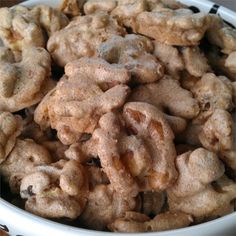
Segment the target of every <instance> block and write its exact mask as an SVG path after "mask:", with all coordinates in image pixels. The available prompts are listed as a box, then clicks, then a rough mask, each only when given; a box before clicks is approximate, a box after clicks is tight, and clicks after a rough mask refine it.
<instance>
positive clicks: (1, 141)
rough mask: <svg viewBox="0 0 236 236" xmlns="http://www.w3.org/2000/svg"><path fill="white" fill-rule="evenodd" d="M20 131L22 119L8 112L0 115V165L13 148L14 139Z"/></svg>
mask: <svg viewBox="0 0 236 236" xmlns="http://www.w3.org/2000/svg"><path fill="white" fill-rule="evenodd" d="M21 131H22V119H21V117H20V116H18V115H15V116H14V115H13V114H11V113H10V112H1V113H0V164H1V163H2V162H3V161H4V160H5V159H6V157H7V156H8V155H9V153H10V152H11V151H12V149H13V148H14V146H15V142H16V138H17V137H18V136H19V135H20V134H21Z"/></svg>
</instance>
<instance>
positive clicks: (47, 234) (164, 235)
mask: <svg viewBox="0 0 236 236" xmlns="http://www.w3.org/2000/svg"><path fill="white" fill-rule="evenodd" d="M0 1H1V0H0ZM179 1H180V2H183V3H185V4H186V5H189V6H195V7H197V8H198V9H200V10H201V11H204V12H209V11H210V10H211V9H212V6H213V5H214V3H213V2H210V1H206V0H179ZM59 2H60V0H30V1H27V2H24V3H23V4H22V5H25V6H33V5H35V4H47V5H50V6H54V7H56V6H58V4H59ZM217 14H220V15H221V16H222V17H223V18H224V19H225V20H226V21H228V22H230V23H231V24H233V25H234V26H235V27H236V13H235V12H233V11H231V10H229V9H227V8H224V7H220V8H219V9H218V11H217ZM4 226H7V228H8V229H9V232H10V235H11V236H17V235H22V236H82V235H84V236H103V235H107V236H118V235H122V236H123V235H124V236H128V235H129V236H130V235H132V234H118V233H108V232H99V231H93V230H86V229H79V228H75V227H70V226H66V225H62V224H58V223H54V222H52V221H49V220H45V219H43V218H41V217H37V216H34V215H32V214H30V213H28V212H26V211H23V210H21V209H19V208H17V207H15V206H13V205H11V204H9V203H8V202H6V201H4V200H3V199H1V198H0V228H3V227H4ZM138 235H140V236H183V235H188V236H222V235H225V236H226V235H227V236H231V235H232V236H236V213H233V214H230V215H228V216H225V217H222V218H220V219H216V220H213V221H210V222H207V223H203V224H200V225H196V226H191V227H187V228H182V229H178V230H173V231H165V232H159V233H157V232H155V233H145V234H144V233H141V234H138ZM0 236H1V233H0Z"/></svg>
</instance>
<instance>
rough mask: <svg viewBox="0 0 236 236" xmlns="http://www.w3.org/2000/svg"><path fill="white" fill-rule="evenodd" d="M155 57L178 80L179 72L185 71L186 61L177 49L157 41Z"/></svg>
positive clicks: (155, 43)
mask: <svg viewBox="0 0 236 236" xmlns="http://www.w3.org/2000/svg"><path fill="white" fill-rule="evenodd" d="M154 55H155V56H156V57H157V58H158V59H159V60H160V61H161V62H162V63H164V65H165V67H166V69H167V72H168V73H169V74H170V75H171V76H173V77H177V78H178V76H179V75H178V74H179V72H180V71H182V70H183V69H184V61H183V58H182V56H181V54H180V52H179V51H178V49H177V48H176V47H173V46H171V45H167V44H164V43H160V42H158V41H156V40H155V41H154Z"/></svg>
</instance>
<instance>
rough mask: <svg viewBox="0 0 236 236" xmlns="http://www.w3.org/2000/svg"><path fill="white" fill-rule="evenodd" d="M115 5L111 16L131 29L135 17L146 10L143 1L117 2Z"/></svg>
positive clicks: (126, 0)
mask: <svg viewBox="0 0 236 236" xmlns="http://www.w3.org/2000/svg"><path fill="white" fill-rule="evenodd" d="M117 3H118V4H117V7H116V8H115V9H114V10H113V11H112V12H111V15H112V16H113V17H114V18H116V19H117V20H118V21H119V22H120V23H122V24H123V25H125V26H126V27H131V26H132V25H133V24H134V22H135V19H136V17H137V16H138V15H139V14H140V13H141V12H143V11H145V10H146V9H147V2H146V1H145V0H118V1H117ZM150 5H151V4H150Z"/></svg>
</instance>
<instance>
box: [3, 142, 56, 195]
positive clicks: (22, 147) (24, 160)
mask: <svg viewBox="0 0 236 236" xmlns="http://www.w3.org/2000/svg"><path fill="white" fill-rule="evenodd" d="M51 161H52V158H51V156H50V154H49V152H48V151H47V149H46V148H44V147H42V146H40V145H38V144H36V143H35V142H34V141H33V140H31V139H25V140H20V139H17V140H16V144H15V146H14V148H13V150H12V152H11V153H10V154H9V155H8V158H7V159H6V160H5V161H4V162H3V163H2V164H1V165H0V173H1V175H2V176H3V177H4V179H5V181H7V182H9V184H10V187H11V191H12V192H15V193H18V191H19V186H20V182H21V179H22V178H23V177H24V176H25V175H27V174H29V173H31V172H32V171H33V169H34V167H35V166H37V165H41V164H49V163H51Z"/></svg>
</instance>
